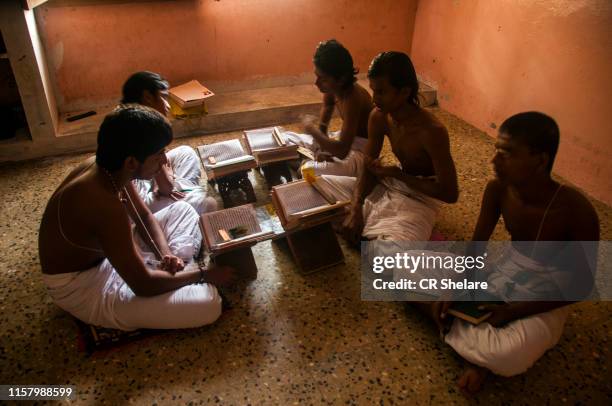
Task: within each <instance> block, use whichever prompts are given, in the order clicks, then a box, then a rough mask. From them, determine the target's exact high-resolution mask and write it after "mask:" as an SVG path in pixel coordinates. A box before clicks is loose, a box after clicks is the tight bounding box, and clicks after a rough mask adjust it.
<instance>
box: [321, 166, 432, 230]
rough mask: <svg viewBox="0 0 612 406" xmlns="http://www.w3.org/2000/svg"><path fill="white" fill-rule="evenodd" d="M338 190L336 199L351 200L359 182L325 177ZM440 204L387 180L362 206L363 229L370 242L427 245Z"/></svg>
mask: <svg viewBox="0 0 612 406" xmlns="http://www.w3.org/2000/svg"><path fill="white" fill-rule="evenodd" d="M323 177H324V179H325V180H326V181H328V182H330V183H331V184H332V185H333V186H334V187H335V189H337V190H338V193H337V194H336V196H335V197H336V198H337V199H339V200H349V201H350V200H352V198H353V191H354V190H355V187H356V184H357V178H354V177H350V176H333V175H324V176H323ZM439 206H440V202H439V201H437V200H436V199H433V198H431V197H429V196H426V195H424V194H423V193H420V192H417V191H415V190H413V189H411V188H409V187H408V186H406V184H404V183H403V182H401V181H399V180H397V179H394V178H385V179H384V180H383V182H382V183H379V184H377V185H376V186H375V187H374V190H373V191H372V193H370V194H369V195H368V197H367V198H366V200H365V202H364V205H363V220H364V228H363V233H362V235H363V236H364V237H366V238H368V239H381V240H393V241H428V240H429V237H430V236H431V231H432V230H433V226H434V223H435V222H436V216H437V214H438V210H439Z"/></svg>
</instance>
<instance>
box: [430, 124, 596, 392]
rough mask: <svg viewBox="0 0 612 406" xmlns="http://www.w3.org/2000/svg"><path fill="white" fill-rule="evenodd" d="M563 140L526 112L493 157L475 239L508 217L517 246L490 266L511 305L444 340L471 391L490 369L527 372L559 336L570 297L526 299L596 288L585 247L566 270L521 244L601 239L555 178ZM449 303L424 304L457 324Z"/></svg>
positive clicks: (588, 213) (503, 135)
mask: <svg viewBox="0 0 612 406" xmlns="http://www.w3.org/2000/svg"><path fill="white" fill-rule="evenodd" d="M558 145H559V129H558V127H557V124H556V123H555V121H554V120H553V119H552V118H550V117H548V116H546V115H544V114H542V113H537V112H528V113H520V114H517V115H515V116H512V117H510V118H509V119H507V120H506V121H505V122H504V123H503V124H502V126H501V127H500V130H499V135H498V138H497V142H496V144H495V147H496V153H495V156H494V158H493V161H492V162H493V166H494V169H495V174H496V178H495V179H493V180H491V181H489V183H488V184H487V187H486V189H485V192H484V196H483V199H482V206H481V209H480V215H479V217H478V223H477V225H476V229H475V230H474V235H473V237H472V240H474V241H487V240H488V239H489V238H490V236H491V234H492V232H493V230H494V229H495V226H496V224H497V222H498V221H499V218H500V216H501V217H503V219H504V224H505V226H506V228H507V230H508V232H509V233H510V235H511V237H512V241H514V243H513V249H512V250H510V252H509V253H508V255H506V256H505V257H504V258H503V260H502V261H500V262H499V263H497V264H495V266H493V267H492V269H491V270H490V272H488V275H487V280H488V281H489V284H490V285H491V286H490V288H489V289H488V292H489V293H492V294H493V295H495V296H497V297H499V298H501V299H503V301H505V302H507V303H505V304H502V305H491V306H488V307H489V308H490V310H491V311H492V316H491V317H490V318H489V319H487V320H486V321H484V322H483V323H481V324H479V325H476V326H474V325H471V324H469V323H467V322H464V321H462V320H459V319H455V320H452V324H451V325H450V331H449V332H448V334H446V336H445V341H446V343H448V344H449V345H450V346H452V347H453V348H454V349H455V350H456V351H457V353H458V354H459V355H461V356H462V357H463V358H464V359H465V360H466V361H467V362H468V367H467V369H466V371H465V373H464V374H463V375H462V376H461V378H460V379H459V381H458V385H459V387H460V388H461V390H462V391H463V392H464V393H466V394H473V393H475V392H476V391H477V390H478V389H479V388H480V386H481V384H482V382H483V380H484V378H485V376H486V373H487V371H492V372H494V373H496V374H498V375H503V376H512V375H517V374H520V373H523V372H525V371H526V370H527V369H528V368H529V367H531V366H532V365H533V364H534V363H535V361H536V360H537V359H538V358H540V357H541V356H542V355H543V354H544V353H545V352H546V351H547V350H548V349H550V348H551V347H553V346H554V345H555V344H556V343H557V342H558V341H559V338H560V337H561V333H562V331H563V326H564V324H565V319H566V317H567V314H568V309H567V306H565V305H567V304H568V302H563V301H525V300H527V299H528V298H529V297H532V299H533V300H538V297H537V295H538V294H541V293H542V292H543V293H544V294H545V296H544V297H551V298H557V299H551V300H563V299H560V298H563V297H564V295H563V292H562V291H558V292H556V291H555V289H557V288H558V287H562V286H564V285H565V286H570V287H572V289H573V290H574V297H577V296H580V297H584V295H586V294H587V293H588V291H589V290H590V289H591V287H592V283H593V281H592V274H591V273H590V271H589V267H588V265H587V262H586V256H584V253H582V252H581V251H580V250H577V251H576V252H572V253H570V254H569V255H568V256H567V258H565V259H562V260H560V262H561V263H565V264H566V266H567V267H568V268H569V269H570V270H571V272H569V273H568V272H563V270H562V269H544V267H545V265H543V263H542V261H541V259H540V258H541V257H544V256H543V255H541V254H542V253H539V252H538V250H537V249H536V248H537V245H535V243H533V244H532V243H529V244H524V243H522V244H517V243H516V242H517V241H527V242H535V241H598V240H599V220H598V217H597V213H596V212H595V209H594V208H593V206H592V205H591V203H590V202H589V201H588V200H587V199H586V198H585V197H584V196H583V195H582V194H581V193H580V192H578V191H577V190H575V189H573V188H571V187H569V186H566V185H561V184H559V183H557V182H556V181H554V180H553V179H552V178H551V177H550V172H551V170H552V166H553V162H554V158H555V155H556V152H557V148H558ZM540 245H542V244H540ZM525 247H527V249H528V252H524V251H525V250H526V249H525ZM538 254H540V255H538ZM544 254H546V256H548V257H550V256H552V257H553V258H554V257H555V256H558V255H560V253H556V254H555V253H552V254H551V253H550V252H547V253H546V252H545V253H544ZM567 262H570V264H567ZM520 274H522V275H520ZM526 274H529V275H528V278H527V281H526V282H525V281H522V282H521V281H518V282H516V281H517V280H518V279H523V280H525V275H526ZM517 277H518V278H517ZM568 277H569V278H571V280H567V278H568ZM536 288H537V292H536ZM519 289H520V290H519ZM581 292H582V293H581ZM513 297H520V298H522V299H518V301H517V300H512V298H513ZM539 299H540V300H541V297H540V298H539ZM450 305H451V303H449V302H436V303H433V304H430V305H423V307H424V308H425V310H427V312H429V314H430V315H431V316H432V317H433V319H434V320H435V321H436V323H437V324H438V326H439V327H440V329H441V330H442V329H443V328H444V326H445V324H446V323H447V322H450V321H451V320H450V317H448V316H447V313H446V312H447V310H448V308H449V307H450Z"/></svg>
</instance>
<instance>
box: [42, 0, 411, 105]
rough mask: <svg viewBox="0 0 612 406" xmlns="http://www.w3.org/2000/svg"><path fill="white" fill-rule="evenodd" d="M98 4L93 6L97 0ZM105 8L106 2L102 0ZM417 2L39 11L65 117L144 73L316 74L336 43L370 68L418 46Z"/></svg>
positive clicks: (249, 2) (211, 76)
mask: <svg viewBox="0 0 612 406" xmlns="http://www.w3.org/2000/svg"><path fill="white" fill-rule="evenodd" d="M90 3H91V2H90ZM100 3H102V2H100ZM416 6H417V0H404V1H402V2H401V3H400V2H398V1H396V0H377V1H371V0H220V1H216V0H201V1H196V0H177V1H159V2H144V3H139V2H131V3H130V2H125V3H123V4H106V5H104V4H102V5H100V4H95V5H81V6H72V7H60V6H53V4H52V2H51V3H48V4H46V5H44V6H41V7H39V8H38V9H37V19H38V24H39V29H40V31H41V33H42V36H43V38H44V42H45V47H46V52H47V58H48V59H49V61H50V64H49V65H50V70H51V71H52V73H51V75H52V77H53V78H54V83H55V87H56V91H57V95H58V99H59V100H58V102H59V108H60V111H70V110H74V109H78V108H84V107H86V106H88V105H89V106H91V104H92V103H96V102H98V101H101V100H107V99H112V98H116V97H117V94H118V92H119V91H120V87H121V85H122V83H123V81H124V80H125V79H126V78H127V77H128V76H129V74H130V73H132V72H135V71H138V70H144V69H147V70H153V71H157V72H160V73H161V74H162V75H164V76H165V77H166V78H167V79H169V80H170V82H171V83H181V82H184V81H188V80H191V79H193V78H196V79H199V80H201V81H203V82H204V83H211V82H213V83H219V82H236V81H238V82H239V81H248V80H265V79H266V78H273V77H294V76H299V75H304V74H307V73H310V72H312V69H313V68H312V62H311V61H312V54H313V52H314V49H315V46H316V45H317V43H318V42H319V41H321V40H325V39H329V38H332V37H335V38H336V39H338V40H339V41H341V42H343V43H344V45H345V46H346V47H347V48H348V49H349V51H351V53H352V55H353V58H354V60H355V64H356V66H357V67H359V68H360V70H361V71H362V72H365V71H366V70H367V67H368V64H369V62H370V60H371V59H372V58H373V56H374V55H376V54H377V53H378V52H380V51H381V50H382V48H394V49H399V50H404V51H409V50H410V42H411V38H412V33H413V28H414V17H415V14H416Z"/></svg>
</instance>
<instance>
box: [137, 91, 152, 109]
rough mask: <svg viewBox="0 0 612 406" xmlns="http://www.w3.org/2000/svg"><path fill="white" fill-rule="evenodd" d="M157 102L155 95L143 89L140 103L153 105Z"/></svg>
mask: <svg viewBox="0 0 612 406" xmlns="http://www.w3.org/2000/svg"><path fill="white" fill-rule="evenodd" d="M154 103H155V96H154V95H153V94H152V93H151V92H150V91H148V90H143V91H142V97H141V98H140V104H143V105H145V106H152V105H153V104H154Z"/></svg>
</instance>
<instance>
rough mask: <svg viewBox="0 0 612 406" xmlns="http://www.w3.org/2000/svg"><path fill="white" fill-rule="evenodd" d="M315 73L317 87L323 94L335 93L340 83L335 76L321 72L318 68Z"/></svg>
mask: <svg viewBox="0 0 612 406" xmlns="http://www.w3.org/2000/svg"><path fill="white" fill-rule="evenodd" d="M314 73H315V76H316V78H317V79H316V80H315V86H317V88H318V89H319V91H320V92H321V93H333V92H334V91H335V90H336V89H337V88H338V87H339V84H338V81H336V79H334V77H333V76H331V75H328V74H327V73H325V72H323V71H321V70H320V69H319V68H317V67H316V66H315V71H314Z"/></svg>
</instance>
